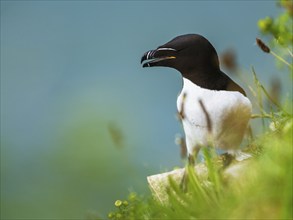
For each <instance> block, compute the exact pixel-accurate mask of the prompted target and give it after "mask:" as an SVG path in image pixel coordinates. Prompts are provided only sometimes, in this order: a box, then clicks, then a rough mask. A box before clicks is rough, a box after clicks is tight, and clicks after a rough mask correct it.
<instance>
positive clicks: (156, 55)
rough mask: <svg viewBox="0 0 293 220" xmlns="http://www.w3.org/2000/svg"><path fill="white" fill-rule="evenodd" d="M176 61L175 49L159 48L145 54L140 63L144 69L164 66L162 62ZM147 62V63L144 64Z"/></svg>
mask: <svg viewBox="0 0 293 220" xmlns="http://www.w3.org/2000/svg"><path fill="white" fill-rule="evenodd" d="M170 59H176V50H175V49H173V48H158V49H156V50H150V51H147V52H145V53H144V54H143V56H142V58H141V61H140V63H141V64H143V65H142V67H152V66H164V65H163V62H162V61H165V60H170ZM144 61H146V62H144Z"/></svg>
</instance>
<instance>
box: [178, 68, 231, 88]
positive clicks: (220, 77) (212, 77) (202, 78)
mask: <svg viewBox="0 0 293 220" xmlns="http://www.w3.org/2000/svg"><path fill="white" fill-rule="evenodd" d="M182 76H183V77H184V78H187V79H189V80H190V81H191V82H193V83H194V84H196V85H198V86H200V87H202V88H205V89H211V90H227V86H228V83H229V81H230V80H231V79H230V78H229V77H228V76H227V75H226V74H224V73H223V72H222V71H221V70H211V71H210V72H207V71H204V72H203V71H196V72H192V73H184V74H182Z"/></svg>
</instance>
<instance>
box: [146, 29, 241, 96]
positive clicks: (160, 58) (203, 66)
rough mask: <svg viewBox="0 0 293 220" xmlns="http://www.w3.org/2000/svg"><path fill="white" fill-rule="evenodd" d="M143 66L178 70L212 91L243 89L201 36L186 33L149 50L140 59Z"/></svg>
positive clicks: (239, 90)
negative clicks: (222, 65)
mask: <svg viewBox="0 0 293 220" xmlns="http://www.w3.org/2000/svg"><path fill="white" fill-rule="evenodd" d="M141 63H142V64H143V67H152V66H165V67H171V68H174V69H176V70H178V71H179V72H180V73H181V74H182V76H183V77H185V78H187V79H189V80H191V81H192V82H193V83H195V84H197V85H198V86H200V87H202V88H206V89H212V90H228V91H238V92H240V93H242V94H243V95H245V92H244V90H243V89H242V88H241V87H240V86H239V85H238V84H236V83H235V82H234V81H233V80H231V79H230V78H229V77H228V76H227V75H226V74H225V73H223V72H222V71H221V70H220V67H219V59H218V55H217V52H216V50H215V48H214V47H213V45H212V44H211V43H210V42H209V41H208V40H207V39H205V38H204V37H203V36H201V35H198V34H186V35H181V36H179V37H176V38H174V39H173V40H171V41H169V42H168V43H166V44H164V45H162V46H159V47H158V48H157V49H155V50H150V51H148V52H146V53H144V55H143V56H142V58H141Z"/></svg>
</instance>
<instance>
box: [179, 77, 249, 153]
mask: <svg viewBox="0 0 293 220" xmlns="http://www.w3.org/2000/svg"><path fill="white" fill-rule="evenodd" d="M184 94H185V95H186V97H185V98H183V97H184ZM199 100H202V103H203V105H204V107H205V109H206V110H207V113H208V117H209V118H210V121H211V133H209V132H208V126H207V117H206V114H205V113H204V110H203V108H202V107H201V106H200V104H199ZM177 109H178V112H181V113H182V114H183V115H184V118H183V120H182V123H183V128H184V132H185V136H186V145H187V149H188V152H189V153H190V154H191V153H192V152H193V150H194V149H195V148H199V147H201V146H207V145H208V141H209V137H211V138H212V141H213V143H214V145H215V146H216V147H217V148H220V149H236V148H237V147H238V146H239V145H240V143H241V141H242V139H243V136H244V134H245V131H246V129H247V126H248V121H249V119H250V116H251V103H250V101H249V99H248V98H246V97H245V96H244V95H242V94H241V93H239V92H232V91H223V90H221V91H216V90H209V89H204V88H201V87H199V86H197V85H196V84H194V83H193V82H191V81H190V80H188V79H186V78H183V88H182V91H181V93H180V95H179V96H178V98H177Z"/></svg>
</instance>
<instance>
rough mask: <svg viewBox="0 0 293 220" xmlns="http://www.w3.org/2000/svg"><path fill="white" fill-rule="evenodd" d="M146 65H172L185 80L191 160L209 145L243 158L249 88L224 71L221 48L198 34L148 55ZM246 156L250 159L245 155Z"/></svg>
mask: <svg viewBox="0 0 293 220" xmlns="http://www.w3.org/2000/svg"><path fill="white" fill-rule="evenodd" d="M141 63H142V64H143V67H154V66H162V67H171V68H174V69H176V70H178V71H179V72H180V73H181V75H182V78H183V87H182V91H181V93H180V94H179V96H178V98H177V110H178V112H179V113H180V115H181V119H182V124H183V129H184V133H185V140H186V147H187V152H188V155H189V156H196V155H197V153H198V151H199V150H200V148H201V147H203V146H209V144H210V143H212V144H213V145H214V146H215V147H216V148H218V149H222V150H227V151H228V152H229V153H230V154H234V155H241V156H240V158H239V160H241V157H243V155H244V154H242V153H241V154H239V153H240V151H239V145H240V144H241V142H242V139H243V137H244V134H245V132H246V130H247V127H248V122H249V119H250V117H251V109H252V106H251V102H250V101H249V99H248V98H247V97H246V94H245V92H244V90H243V89H242V88H241V87H240V86H239V85H238V84H237V83H235V82H234V81H233V80H232V79H230V78H229V77H228V76H227V75H226V74H225V73H223V72H222V71H221V70H220V66H219V59H218V55H217V52H216V50H215V48H214V47H213V46H212V44H211V43H210V42H209V41H208V40H207V39H206V38H204V37H203V36H201V35H198V34H186V35H181V36H178V37H176V38H174V39H173V40H171V41H169V42H168V43H166V44H164V45H162V46H159V47H158V48H157V49H155V50H150V51H147V52H146V53H144V55H143V56H142V58H141ZM244 157H246V155H245V156H244Z"/></svg>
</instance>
